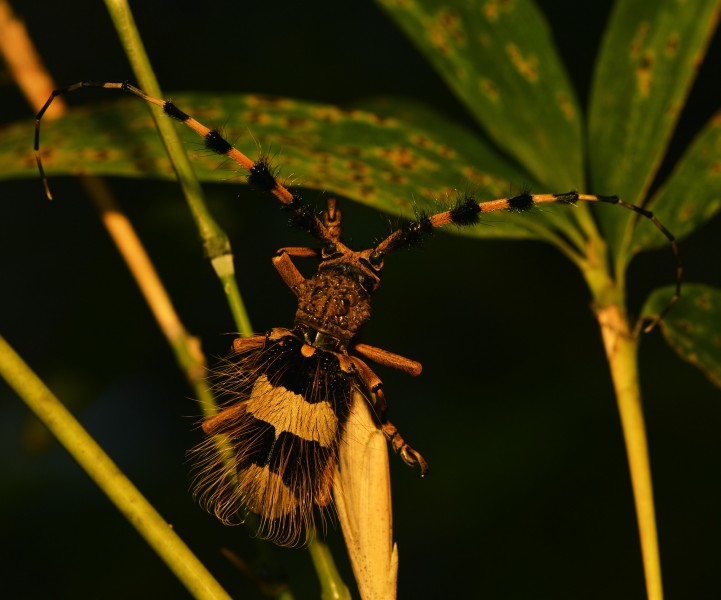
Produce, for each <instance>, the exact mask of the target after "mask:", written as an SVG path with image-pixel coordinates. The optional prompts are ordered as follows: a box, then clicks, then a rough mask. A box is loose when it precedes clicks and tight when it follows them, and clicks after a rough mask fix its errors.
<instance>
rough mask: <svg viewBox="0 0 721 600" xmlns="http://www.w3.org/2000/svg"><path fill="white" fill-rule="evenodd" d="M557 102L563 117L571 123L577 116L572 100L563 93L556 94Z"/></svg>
mask: <svg viewBox="0 0 721 600" xmlns="http://www.w3.org/2000/svg"><path fill="white" fill-rule="evenodd" d="M556 100H557V101H558V105H559V106H560V107H561V112H562V113H563V115H564V116H565V117H566V119H568V120H569V121H571V120H572V119H573V118H574V117H575V116H576V111H575V110H574V109H573V104H572V103H571V99H570V98H569V97H568V96H567V95H566V94H564V93H563V92H558V93H557V94H556Z"/></svg>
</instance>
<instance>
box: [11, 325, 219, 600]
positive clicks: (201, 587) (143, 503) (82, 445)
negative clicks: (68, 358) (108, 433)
mask: <svg viewBox="0 0 721 600" xmlns="http://www.w3.org/2000/svg"><path fill="white" fill-rule="evenodd" d="M0 375H2V376H3V377H4V378H5V380H6V381H7V382H8V383H9V384H10V387H12V388H13V389H14V390H15V391H16V392H17V394H18V395H19V396H20V397H21V398H22V399H23V400H24V401H25V403H26V404H27V405H28V406H29V407H30V409H31V410H32V411H33V412H34V413H35V414H36V415H37V417H38V418H39V419H40V420H41V421H42V422H43V423H44V424H45V425H46V426H47V428H48V429H49V430H50V432H51V433H52V434H53V435H54V436H55V437H56V438H57V440H58V441H59V442H60V443H61V444H62V445H63V447H64V448H65V449H66V450H67V451H68V452H69V453H70V455H71V456H72V457H73V458H74V459H75V461H77V463H78V464H79V465H80V466H81V467H82V468H83V469H84V470H85V472H86V473H87V474H88V475H89V476H90V478H91V479H92V480H93V481H94V482H95V484H96V485H97V486H98V487H99V488H100V489H101V490H102V491H103V492H104V493H105V494H106V495H107V496H108V498H109V499H110V501H111V502H112V503H113V504H114V505H115V506H116V508H117V509H118V510H119V511H120V512H121V513H122V514H123V515H124V516H125V518H126V519H127V520H128V522H129V523H131V524H132V525H133V527H135V529H136V530H137V531H138V533H139V534H140V535H141V536H142V537H143V538H144V539H145V541H146V542H147V543H148V544H149V545H150V546H151V547H152V548H153V550H154V551H155V552H156V554H158V556H159V557H160V558H162V560H163V561H164V562H165V564H167V565H168V567H169V568H170V569H171V571H173V573H175V575H176V577H178V579H179V580H180V581H181V582H182V583H183V585H184V586H185V587H186V589H187V590H188V591H189V592H190V593H191V594H192V595H193V597H194V598H201V599H218V598H228V599H229V598H230V596H229V595H228V594H227V593H226V592H225V590H223V588H222V587H221V586H220V584H219V583H218V582H217V581H216V580H215V579H214V578H213V576H212V575H211V574H210V573H209V572H208V570H207V569H206V568H205V567H204V566H203V564H202V563H201V562H200V561H199V560H198V559H197V558H196V557H195V555H194V554H193V553H192V552H191V551H190V549H189V548H188V547H187V546H186V545H185V543H184V542H183V541H182V540H181V539H180V538H179V537H178V536H177V534H176V533H175V532H174V531H173V529H172V526H171V525H170V524H168V523H167V522H166V521H165V519H163V517H162V516H161V515H160V514H159V513H158V512H157V511H156V510H155V509H154V508H153V506H152V505H151V504H150V503H149V502H148V501H147V500H146V499H145V498H144V497H143V495H142V494H141V493H140V492H139V491H138V489H137V488H136V487H135V486H134V485H133V484H132V482H131V481H130V480H129V479H128V478H127V477H126V476H125V475H124V474H123V473H122V471H120V469H118V467H117V465H116V464H115V463H114V462H113V461H112V460H111V459H110V457H109V456H108V455H107V454H105V452H104V451H103V449H102V448H101V447H100V446H99V445H98V444H97V442H96V441H95V440H94V439H93V438H92V437H91V436H90V435H89V434H88V432H87V431H85V429H83V427H82V426H81V425H80V423H78V421H77V420H76V419H75V417H73V415H72V414H71V413H70V411H68V410H67V409H66V408H65V406H63V404H62V403H61V402H60V401H59V400H58V399H57V398H56V397H55V396H54V395H53V393H52V392H51V391H50V390H49V389H48V388H47V387H46V386H45V384H44V383H43V382H42V381H41V380H40V379H39V378H38V377H37V375H35V373H33V372H32V370H31V369H30V367H28V366H27V364H25V362H24V361H23V360H22V358H20V356H18V354H17V353H16V352H15V351H14V350H13V349H12V348H11V347H10V345H9V344H8V343H7V342H6V341H5V339H4V338H3V337H0Z"/></svg>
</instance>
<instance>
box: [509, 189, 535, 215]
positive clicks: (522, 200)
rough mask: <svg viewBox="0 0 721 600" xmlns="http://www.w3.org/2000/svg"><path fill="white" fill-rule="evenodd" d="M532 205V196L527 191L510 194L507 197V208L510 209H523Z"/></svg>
mask: <svg viewBox="0 0 721 600" xmlns="http://www.w3.org/2000/svg"><path fill="white" fill-rule="evenodd" d="M532 207H533V196H531V194H529V193H528V192H524V193H522V194H518V195H517V196H512V197H511V198H509V199H508V208H509V209H510V210H517V211H519V212H520V211H524V210H528V209H529V208H532Z"/></svg>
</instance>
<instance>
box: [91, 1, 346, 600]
mask: <svg viewBox="0 0 721 600" xmlns="http://www.w3.org/2000/svg"><path fill="white" fill-rule="evenodd" d="M105 5H106V7H107V9H108V11H109V13H110V16H111V18H112V20H113V23H114V24H115V28H116V31H117V33H118V36H119V38H120V40H121V43H122V44H123V47H124V48H125V52H126V54H127V56H128V60H129V61H130V64H131V66H132V68H133V71H134V72H135V76H136V77H137V79H138V83H139V84H140V86H141V88H142V89H143V90H144V91H145V92H146V93H148V94H150V95H151V96H155V97H156V98H162V97H163V94H162V92H161V90H160V86H159V84H158V82H157V79H156V77H155V74H154V72H153V69H152V67H151V65H150V60H149V58H148V56H147V53H146V52H145V47H144V45H143V42H142V40H141V38H140V33H139V32H138V30H137V27H136V26H135V20H134V19H133V15H132V12H131V10H130V6H129V5H128V3H127V2H126V1H125V0H105ZM151 112H152V114H153V118H154V120H155V123H156V126H157V127H158V130H159V132H160V135H161V138H162V139H163V144H164V145H165V148H166V151H167V152H168V156H169V157H170V160H171V163H172V165H173V169H174V170H175V172H176V174H177V176H178V180H179V182H180V184H181V186H182V188H183V192H184V194H185V197H186V200H187V202H188V205H189V206H190V209H191V212H192V214H193V216H194V218H195V220H196V224H197V225H198V229H199V231H200V234H201V236H202V238H203V242H204V245H205V250H206V253H207V254H208V257H209V258H210V260H211V263H212V265H213V268H214V269H215V271H216V274H217V275H218V278H219V279H220V280H221V283H222V285H223V290H224V292H225V294H226V298H227V300H228V303H229V305H230V308H231V311H232V313H233V317H234V319H235V322H236V325H237V327H238V331H239V332H240V334H241V335H246V336H247V335H251V334H252V333H253V328H252V325H251V324H250V319H249V317H248V314H247V311H246V309H245V305H244V303H243V300H242V296H241V294H240V290H239V289H238V285H237V281H236V279H235V270H234V267H233V255H232V252H231V249H230V241H229V240H228V238H227V236H226V235H225V233H224V232H223V231H222V229H221V228H220V227H219V226H218V225H217V224H216V223H215V221H214V220H213V218H212V217H211V216H210V213H209V211H208V210H207V208H206V205H205V200H204V198H203V194H202V190H201V187H200V183H199V182H198V179H197V177H196V176H195V173H194V172H193V169H192V166H191V164H190V161H189V160H188V157H187V154H186V153H185V152H184V151H183V150H182V144H181V142H180V138H179V136H178V133H177V131H176V129H175V126H174V125H173V123H172V122H171V120H170V119H168V118H167V117H166V116H165V115H163V114H162V111H161V110H160V109H159V108H158V107H155V106H151ZM309 550H310V552H311V556H314V557H315V556H321V555H322V556H323V557H324V560H315V558H314V565H315V567H316V570H317V572H318V577H319V579H320V580H321V582H324V581H335V580H338V581H340V577H339V576H338V572H337V569H336V567H335V564H334V562H333V558H332V556H331V554H330V552H328V550H327V547H326V546H325V545H324V544H323V543H322V542H320V541H319V540H317V539H314V540H313V541H312V542H311V543H310V545H309ZM341 584H342V582H341ZM344 587H345V586H344Z"/></svg>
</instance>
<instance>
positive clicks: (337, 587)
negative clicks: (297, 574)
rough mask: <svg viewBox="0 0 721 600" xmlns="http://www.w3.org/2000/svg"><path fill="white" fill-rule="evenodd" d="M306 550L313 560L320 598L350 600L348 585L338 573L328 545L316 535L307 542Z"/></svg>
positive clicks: (325, 599) (324, 599)
mask: <svg viewBox="0 0 721 600" xmlns="http://www.w3.org/2000/svg"><path fill="white" fill-rule="evenodd" d="M308 552H310V557H311V559H312V560H313V565H314V566H315V570H316V571H317V572H318V579H319V580H320V597H321V599H322V600H350V597H351V595H350V592H349V591H348V587H347V586H346V585H345V583H343V579H342V578H341V576H340V573H338V568H337V567H336V566H335V562H334V561H333V555H332V554H331V553H330V550H329V549H328V546H327V545H326V544H325V543H324V542H321V541H320V540H319V539H318V537H317V536H315V535H314V536H313V541H311V543H310V544H308Z"/></svg>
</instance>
